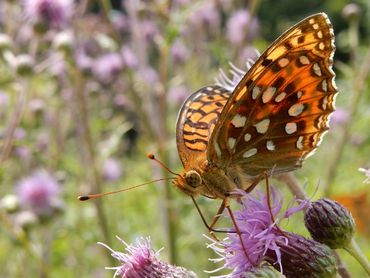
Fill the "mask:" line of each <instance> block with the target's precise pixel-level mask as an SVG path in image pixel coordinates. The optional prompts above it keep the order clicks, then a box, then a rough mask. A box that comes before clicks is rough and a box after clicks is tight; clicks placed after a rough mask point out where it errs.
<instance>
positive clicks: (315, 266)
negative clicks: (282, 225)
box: [266, 232, 337, 278]
mask: <svg viewBox="0 0 370 278" xmlns="http://www.w3.org/2000/svg"><path fill="white" fill-rule="evenodd" d="M284 233H285V235H286V237H287V242H286V243H284V242H282V241H277V242H276V244H277V246H276V247H277V249H276V250H273V249H268V250H267V252H266V261H268V262H269V263H270V264H271V265H272V266H273V267H274V268H275V269H276V270H278V271H281V272H282V274H284V275H285V277H286V278H297V277H299V278H312V277H320V278H335V277H337V264H336V258H335V256H334V251H333V250H331V249H330V248H329V247H328V246H326V245H324V244H321V243H319V242H316V241H314V240H310V239H306V238H304V237H302V236H300V235H297V234H293V233H288V232H284ZM277 250H279V252H276V251H277ZM277 260H280V261H281V264H277V263H276V261H277Z"/></svg>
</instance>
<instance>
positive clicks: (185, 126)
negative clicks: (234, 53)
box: [176, 86, 230, 170]
mask: <svg viewBox="0 0 370 278" xmlns="http://www.w3.org/2000/svg"><path fill="white" fill-rule="evenodd" d="M229 97H230V92H229V91H227V90H226V89H224V88H222V87H220V86H208V87H204V88H202V89H200V90H198V91H197V92H195V93H194V94H192V95H191V96H190V97H189V98H188V99H187V100H186V101H185V103H184V104H183V106H182V108H181V110H180V113H179V115H178V119H177V128H176V132H177V133H176V139H177V149H178V152H179V155H180V159H181V161H182V164H183V166H184V168H185V169H186V170H188V169H189V168H191V165H193V162H194V161H193V160H194V159H195V158H196V159H198V160H201V159H203V160H206V151H207V147H208V142H209V139H210V137H211V134H212V131H213V129H214V127H215V124H216V121H217V119H218V117H219V116H220V114H221V111H222V109H223V107H224V106H225V104H226V102H227V100H228V98H229Z"/></svg>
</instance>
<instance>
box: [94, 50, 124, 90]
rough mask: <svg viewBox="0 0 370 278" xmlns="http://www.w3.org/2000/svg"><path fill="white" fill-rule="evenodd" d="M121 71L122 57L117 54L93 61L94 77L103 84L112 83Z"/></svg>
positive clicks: (103, 56) (106, 55)
mask: <svg viewBox="0 0 370 278" xmlns="http://www.w3.org/2000/svg"><path fill="white" fill-rule="evenodd" d="M122 69H123V61H122V57H121V55H119V54H117V53H109V54H105V55H102V56H100V57H99V58H97V59H96V60H95V61H94V65H93V66H92V70H93V74H94V76H95V77H96V78H97V79H98V80H99V81H100V82H102V83H104V84H109V83H110V82H112V81H113V80H114V79H115V78H116V77H117V76H118V74H119V73H120V72H121V71H122Z"/></svg>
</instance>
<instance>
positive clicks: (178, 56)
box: [171, 40, 190, 64]
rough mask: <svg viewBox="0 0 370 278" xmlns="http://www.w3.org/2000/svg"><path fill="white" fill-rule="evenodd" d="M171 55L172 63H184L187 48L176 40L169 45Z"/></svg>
mask: <svg viewBox="0 0 370 278" xmlns="http://www.w3.org/2000/svg"><path fill="white" fill-rule="evenodd" d="M171 55H172V58H173V61H174V63H175V64H176V63H184V62H185V61H186V60H187V59H188V58H189V55H190V53H189V50H188V49H187V48H186V46H185V45H184V43H183V42H181V41H180V40H176V41H175V42H174V43H173V44H172V47H171Z"/></svg>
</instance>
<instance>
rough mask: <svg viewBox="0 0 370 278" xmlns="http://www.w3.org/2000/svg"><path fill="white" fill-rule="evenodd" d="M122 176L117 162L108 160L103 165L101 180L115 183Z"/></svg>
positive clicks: (111, 159)
mask: <svg viewBox="0 0 370 278" xmlns="http://www.w3.org/2000/svg"><path fill="white" fill-rule="evenodd" d="M121 176H122V166H121V164H120V163H119V161H118V160H116V159H113V158H108V159H107V160H106V161H105V162H104V165H103V178H104V179H105V180H106V181H116V180H118V179H119V178H120V177H121Z"/></svg>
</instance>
